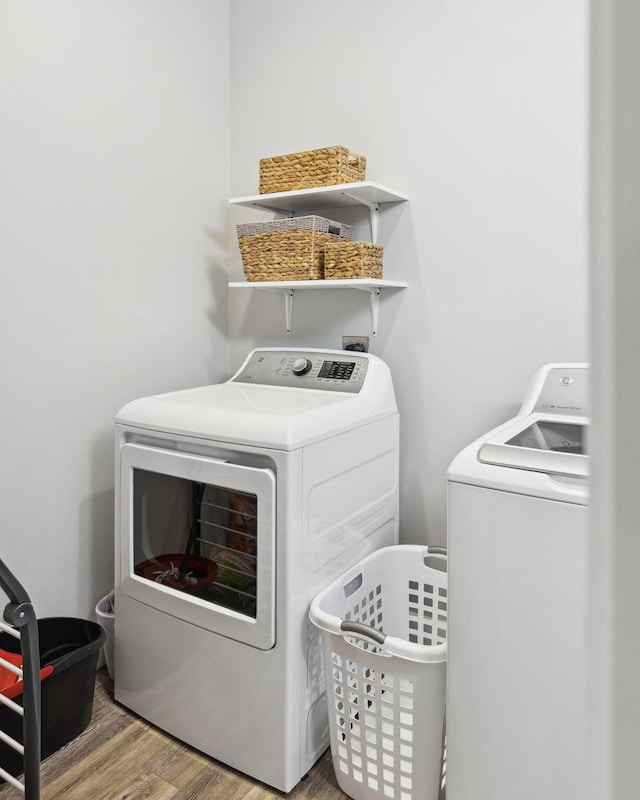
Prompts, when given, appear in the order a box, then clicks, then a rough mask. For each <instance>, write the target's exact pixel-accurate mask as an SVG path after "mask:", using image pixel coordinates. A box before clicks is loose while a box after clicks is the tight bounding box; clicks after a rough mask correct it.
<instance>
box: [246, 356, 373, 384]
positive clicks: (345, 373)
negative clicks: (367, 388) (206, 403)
mask: <svg viewBox="0 0 640 800" xmlns="http://www.w3.org/2000/svg"><path fill="white" fill-rule="evenodd" d="M368 366H369V361H368V359H367V358H366V357H365V356H362V355H359V354H357V353H352V352H347V351H345V353H344V356H343V355H342V353H341V351H340V352H332V351H327V352H322V351H317V350H309V351H300V350H254V352H253V353H251V355H250V356H249V358H248V359H247V360H246V361H245V363H244V364H243V365H242V367H241V369H240V371H239V372H238V374H237V375H235V376H234V377H233V378H232V379H231V380H232V381H235V382H236V383H256V384H262V385H266V386H297V387H299V388H302V389H320V390H323V389H324V390H325V391H331V392H359V391H360V390H361V389H362V387H363V386H364V381H365V378H366V375H367V368H368Z"/></svg>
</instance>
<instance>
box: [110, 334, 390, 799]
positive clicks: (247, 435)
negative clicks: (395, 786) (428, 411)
mask: <svg viewBox="0 0 640 800" xmlns="http://www.w3.org/2000/svg"><path fill="white" fill-rule="evenodd" d="M116 465H117V466H116V509H117V513H116V576H115V578H116V583H115V585H116V595H115V604H114V607H115V621H114V622H115V624H114V638H115V670H114V678H115V697H116V699H117V700H118V701H119V702H121V703H123V704H124V705H125V706H128V707H129V708H131V709H132V710H134V711H135V712H137V713H138V714H140V715H141V716H143V717H145V718H146V719H148V720H150V721H151V722H152V723H154V724H155V725H157V726H158V727H160V728H162V729H164V730H165V731H168V732H169V733H171V734H173V735H174V736H176V737H177V738H179V739H181V740H183V741H184V742H187V743H188V744H190V745H192V746H194V747H196V748H198V749H199V750H201V751H203V752H204V753H207V754H208V755H210V756H213V757H214V758H217V759H219V760H220V761H222V762H224V763H226V764H228V765H230V766H232V767H234V768H236V769H238V770H240V771H242V772H244V773H247V774H249V775H252V776H253V777H255V778H257V779H258V780H260V781H263V782H264V783H267V784H269V785H271V786H274V787H276V788H278V789H280V790H282V791H285V792H286V791H289V790H290V789H291V788H292V787H293V786H295V784H296V783H297V782H298V781H299V780H300V778H301V777H302V776H303V775H304V774H305V773H306V772H307V771H308V770H309V768H310V767H311V766H312V765H313V763H314V762H315V761H316V760H317V759H318V757H319V756H320V755H321V754H322V752H323V751H324V750H325V749H326V747H327V746H328V741H329V740H328V727H327V711H326V701H325V696H324V675H323V669H322V660H321V648H320V638H319V635H318V631H317V630H316V629H315V628H314V626H313V625H311V623H310V622H309V620H308V609H309V605H310V602H311V600H312V599H313V597H314V596H315V595H316V594H317V592H318V591H320V589H321V588H323V587H324V586H325V585H326V584H327V583H329V582H330V581H331V580H333V579H334V578H335V577H337V576H338V575H340V574H342V573H343V572H344V571H345V570H346V569H348V568H349V567H351V566H352V565H353V564H354V563H356V562H357V561H359V560H360V559H362V558H363V557H364V556H365V555H367V554H369V553H371V552H372V551H374V550H376V549H377V548H379V547H382V546H386V545H391V544H396V543H397V541H398V412H397V408H396V402H395V397H394V391H393V385H392V381H391V376H390V372H389V369H388V367H387V366H386V365H385V364H384V363H383V362H382V361H381V360H380V359H379V358H376V357H375V356H373V355H370V354H363V353H351V352H345V351H321V350H299V349H291V348H290V349H286V350H282V349H274V348H269V349H257V350H254V351H253V352H252V353H250V354H249V356H248V357H247V359H246V361H245V362H244V364H243V365H242V367H241V368H240V370H239V371H238V372H237V373H236V375H234V377H233V378H231V379H230V380H229V381H227V382H226V383H222V384H219V385H215V386H205V387H201V388H196V389H188V390H185V391H181V392H173V393H169V394H164V395H158V396H155V397H149V398H143V399H141V400H136V401H134V402H132V403H129V404H128V405H126V406H125V407H124V408H123V409H122V410H121V411H120V412H119V414H118V416H117V422H116ZM183 565H184V566H185V567H186V570H184V571H181V568H182V567H183ZM189 573H190V574H189Z"/></svg>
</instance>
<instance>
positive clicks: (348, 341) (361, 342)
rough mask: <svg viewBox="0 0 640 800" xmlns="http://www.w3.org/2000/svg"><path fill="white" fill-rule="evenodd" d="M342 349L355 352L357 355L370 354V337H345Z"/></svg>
mask: <svg viewBox="0 0 640 800" xmlns="http://www.w3.org/2000/svg"><path fill="white" fill-rule="evenodd" d="M342 349H343V350H353V351H355V352H357V353H368V352H369V337H368V336H343V337H342Z"/></svg>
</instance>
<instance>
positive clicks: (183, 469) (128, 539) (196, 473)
mask: <svg viewBox="0 0 640 800" xmlns="http://www.w3.org/2000/svg"><path fill="white" fill-rule="evenodd" d="M120 453H121V466H120V481H121V492H120V496H121V503H120V514H121V521H120V522H121V525H120V530H121V542H120V561H121V563H120V569H121V574H122V576H123V580H122V591H123V592H124V593H125V594H126V595H127V596H129V597H131V598H132V599H134V600H138V601H140V602H142V603H145V604H147V605H149V606H153V607H154V608H157V609H159V610H160V611H163V612H166V613H167V614H171V615H172V616H174V617H178V618H179V619H183V620H185V621H186V622H189V623H192V624H193V625H197V626H199V627H201V628H205V629H207V630H209V631H213V632H214V633H219V634H221V635H223V636H227V637H229V638H231V639H236V640H237V641H240V642H243V643H245V644H249V645H252V646H254V647H258V648H260V649H262V650H268V649H270V648H271V647H273V645H274V644H275V475H274V473H273V472H272V471H271V470H270V469H258V468H254V467H246V466H242V465H238V464H230V463H228V462H226V461H221V460H216V459H214V458H208V457H206V456H198V455H193V454H186V453H181V452H176V451H172V450H162V449H159V448H155V447H146V446H144V445H138V444H126V445H124V446H123V447H122V449H121V451H120ZM167 647H171V642H167Z"/></svg>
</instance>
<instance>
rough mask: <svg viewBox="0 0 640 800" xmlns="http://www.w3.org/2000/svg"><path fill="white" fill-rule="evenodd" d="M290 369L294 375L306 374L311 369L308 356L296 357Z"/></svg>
mask: <svg viewBox="0 0 640 800" xmlns="http://www.w3.org/2000/svg"><path fill="white" fill-rule="evenodd" d="M291 369H292V370H293V374H294V375H306V374H307V372H309V370H310V369H311V362H310V361H309V359H308V358H296V360H295V361H294V362H293V366H292V367H291Z"/></svg>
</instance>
